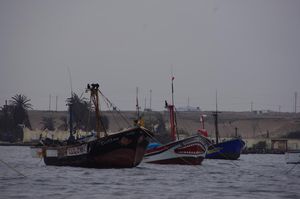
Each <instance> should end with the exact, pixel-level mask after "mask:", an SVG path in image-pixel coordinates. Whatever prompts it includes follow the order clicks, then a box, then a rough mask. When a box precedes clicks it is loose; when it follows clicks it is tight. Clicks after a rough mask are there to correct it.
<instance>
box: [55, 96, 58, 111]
mask: <svg viewBox="0 0 300 199" xmlns="http://www.w3.org/2000/svg"><path fill="white" fill-rule="evenodd" d="M57 100H58V96H57V95H56V99H55V111H56V112H57Z"/></svg>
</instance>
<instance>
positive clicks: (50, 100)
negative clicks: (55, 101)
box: [49, 94, 51, 112]
mask: <svg viewBox="0 0 300 199" xmlns="http://www.w3.org/2000/svg"><path fill="white" fill-rule="evenodd" d="M50 111H51V94H50V95H49V112H50Z"/></svg>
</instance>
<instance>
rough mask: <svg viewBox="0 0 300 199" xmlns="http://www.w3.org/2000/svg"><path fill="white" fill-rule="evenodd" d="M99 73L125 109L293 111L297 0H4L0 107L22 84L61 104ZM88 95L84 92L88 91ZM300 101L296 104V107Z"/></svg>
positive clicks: (40, 98) (299, 36)
mask: <svg viewBox="0 0 300 199" xmlns="http://www.w3.org/2000/svg"><path fill="white" fill-rule="evenodd" d="M68 68H69V70H70V72H71V77H72V87H73V90H74V92H76V93H77V94H79V95H81V94H82V93H83V92H84V88H85V87H86V84H87V83H91V82H98V83H99V84H100V88H101V90H102V91H103V93H104V94H105V95H106V96H107V97H108V98H110V99H111V100H112V101H113V102H114V103H115V104H116V105H117V106H118V107H119V108H120V109H121V110H134V109H135V92H136V87H139V100H140V105H141V106H142V108H144V106H145V98H146V101H147V107H149V101H150V100H149V95H150V89H152V91H153V92H152V108H153V109H154V110H163V106H164V100H165V99H167V100H169V101H170V98H171V95H170V91H171V90H170V88H171V86H170V76H171V68H173V74H174V76H175V80H174V87H175V105H176V106H177V107H181V106H186V105H187V103H188V98H189V102H190V105H191V106H195V107H197V106H199V107H200V108H202V109H204V110H213V109H214V107H215V93H216V90H217V91H218V106H219V108H220V110H233V111H243V110H250V104H251V101H252V102H253V108H254V109H271V110H276V111H277V110H279V106H281V111H292V110H293V101H294V93H295V92H298V95H299V97H298V98H299V100H298V101H300V1H299V0H263V1H262V0H247V1H246V0H219V1H218V0H214V1H208V0H206V1H204V0H203V1H201V0H178V1H176V0H148V1H146V0H97V1H96V0H95V1H90V0H87V1H79V0H78V1H77V0H0V106H2V105H3V104H4V103H5V100H6V99H10V98H11V97H12V96H13V95H15V94H16V93H22V94H25V95H26V96H28V97H29V98H30V99H31V102H32V104H33V105H34V109H44V110H47V109H48V106H49V105H48V104H49V95H50V94H51V96H52V105H51V106H52V109H55V96H58V109H60V110H65V109H66V108H67V107H66V106H65V99H66V98H67V97H69V96H70V87H71V86H70V80H69V73H68ZM84 96H86V97H88V95H87V94H85V95H84ZM298 109H300V107H299V108H298Z"/></svg>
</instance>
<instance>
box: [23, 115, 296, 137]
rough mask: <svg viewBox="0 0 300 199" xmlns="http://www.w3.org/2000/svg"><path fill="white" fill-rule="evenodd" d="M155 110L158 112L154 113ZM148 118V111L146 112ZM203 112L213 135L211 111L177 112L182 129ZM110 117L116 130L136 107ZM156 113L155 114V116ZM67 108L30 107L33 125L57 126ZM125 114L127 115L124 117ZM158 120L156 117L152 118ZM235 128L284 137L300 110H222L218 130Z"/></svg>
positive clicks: (189, 128) (191, 127)
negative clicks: (52, 123)
mask: <svg viewBox="0 0 300 199" xmlns="http://www.w3.org/2000/svg"><path fill="white" fill-rule="evenodd" d="M153 113H155V114H154V115H153ZM153 113H152V115H153V117H156V116H157V115H160V116H161V117H162V119H163V121H164V122H165V124H166V127H168V121H169V114H168V112H166V111H160V112H153ZM143 114H144V115H145V117H146V118H149V116H148V117H147V114H148V115H149V112H144V113H143ZM201 114H204V115H206V117H205V128H206V129H207V130H208V132H209V135H210V136H213V135H214V131H215V130H214V118H213V116H212V112H208V111H207V112H201V113H200V112H196V111H195V112H177V123H178V129H179V130H180V131H181V132H186V133H194V132H196V131H197V129H199V128H200V126H201V125H200V115H201ZM103 115H105V116H106V117H107V118H108V120H109V130H110V131H117V130H120V129H122V128H124V127H129V126H130V125H132V124H133V120H134V119H135V112H134V111H123V112H120V114H117V113H115V112H103ZM155 115H156V116H155ZM67 116H68V113H67V112H66V111H58V112H53V111H51V112H49V111H37V110H32V111H29V118H30V122H31V125H32V128H33V129H41V128H42V124H41V121H42V118H43V117H53V118H54V120H55V126H56V127H58V126H59V125H61V124H62V123H63V122H62V120H61V118H62V117H67ZM124 118H126V119H124ZM152 120H153V121H155V118H152ZM235 128H237V130H238V134H239V135H241V136H242V137H243V138H257V137H266V136H267V134H269V136H270V137H272V138H277V137H281V136H283V135H286V134H287V133H289V132H294V131H300V113H297V114H294V113H275V112H274V113H273V112H270V113H260V114H257V113H252V112H222V113H220V114H219V132H220V136H221V137H230V136H233V135H235Z"/></svg>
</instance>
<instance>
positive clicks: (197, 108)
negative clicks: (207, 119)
mask: <svg viewBox="0 0 300 199" xmlns="http://www.w3.org/2000/svg"><path fill="white" fill-rule="evenodd" d="M176 111H195V112H196V111H201V109H200V107H193V106H185V107H179V108H176Z"/></svg>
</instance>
